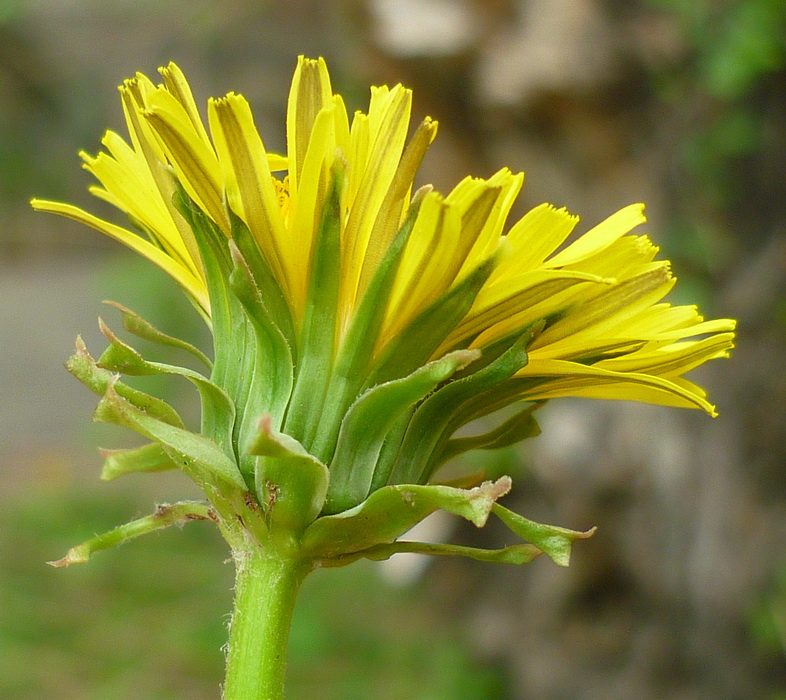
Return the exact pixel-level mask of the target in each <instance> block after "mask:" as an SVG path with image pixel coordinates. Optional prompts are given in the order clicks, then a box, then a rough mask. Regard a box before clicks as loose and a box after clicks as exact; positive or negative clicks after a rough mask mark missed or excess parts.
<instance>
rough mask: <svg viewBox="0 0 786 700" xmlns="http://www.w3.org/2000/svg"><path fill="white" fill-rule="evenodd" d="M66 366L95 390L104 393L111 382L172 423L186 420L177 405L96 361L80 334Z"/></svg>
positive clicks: (155, 415)
mask: <svg viewBox="0 0 786 700" xmlns="http://www.w3.org/2000/svg"><path fill="white" fill-rule="evenodd" d="M65 366H66V369H67V370H68V371H69V372H70V373H71V374H73V375H74V376H75V377H76V378H77V379H78V380H79V381H80V382H82V384H84V385H85V386H86V387H87V388H88V389H90V390H91V391H92V392H94V393H96V394H98V395H99V396H103V395H104V394H106V391H107V389H108V387H109V386H110V384H114V391H115V392H117V394H119V395H120V396H122V397H123V399H125V400H126V401H128V402H129V403H130V404H132V405H133V406H135V407H136V408H137V409H139V410H140V411H144V412H145V413H146V414H148V415H149V416H151V417H153V418H157V419H159V420H161V421H163V422H164V423H168V424H169V425H172V426H175V427H178V428H183V427H185V423H183V420H182V419H181V418H180V416H179V415H178V414H177V411H175V409H174V408H172V407H171V406H170V405H169V404H168V403H166V402H164V401H162V400H161V399H157V398H156V397H155V396H150V395H149V394H145V393H144V392H143V391H139V390H138V389H133V388H132V387H130V386H128V385H127V384H124V383H123V382H121V381H119V380H118V379H117V375H116V374H114V373H113V372H110V371H109V370H107V369H103V368H101V367H98V365H96V362H95V360H94V359H93V358H92V357H91V356H90V353H89V352H88V351H87V348H86V347H85V343H84V341H83V340H82V338H81V336H77V339H76V352H75V353H74V354H73V355H72V356H71V357H70V358H69V359H68V361H67V362H66V365H65Z"/></svg>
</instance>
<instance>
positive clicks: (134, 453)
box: [101, 442, 177, 481]
mask: <svg viewBox="0 0 786 700" xmlns="http://www.w3.org/2000/svg"><path fill="white" fill-rule="evenodd" d="M101 456H102V457H103V458H104V466H103V467H102V469H101V479H102V480H103V481H112V479H117V477H119V476H123V475H124V474H131V473H132V472H163V471H168V470H171V469H177V464H175V463H174V462H173V461H172V460H171V459H170V458H169V455H167V453H166V452H164V448H163V447H161V445H159V444H158V443H156V442H153V443H150V444H149V445H143V446H142V447H135V448H133V449H130V450H101Z"/></svg>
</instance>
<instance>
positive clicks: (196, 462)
mask: <svg viewBox="0 0 786 700" xmlns="http://www.w3.org/2000/svg"><path fill="white" fill-rule="evenodd" d="M161 74H162V76H163V83H162V84H161V85H155V84H154V83H153V82H152V81H151V80H150V79H148V78H147V77H146V76H144V75H142V74H137V75H136V77H134V78H132V79H130V80H127V81H126V82H125V83H124V84H123V85H122V86H121V87H120V94H121V97H122V103H123V109H124V112H125V117H126V123H127V127H128V132H129V139H128V140H125V139H123V138H122V137H121V136H119V135H118V134H116V133H114V132H112V131H109V132H107V134H106V136H105V137H104V140H103V144H104V147H105V149H106V150H105V152H101V153H99V154H98V155H97V156H95V157H93V156H90V155H87V154H86V153H82V158H83V160H84V165H85V168H86V169H87V170H89V171H90V172H91V173H92V174H93V175H94V176H95V177H96V179H97V180H98V182H99V185H96V186H94V187H93V188H91V191H92V192H93V194H95V195H96V196H98V197H99V198H101V199H104V200H106V201H107V202H109V203H111V204H112V205H114V206H115V207H117V208H118V209H119V210H120V211H122V212H123V213H125V215H126V216H127V218H128V220H129V222H130V227H124V226H120V225H117V224H115V223H112V222H110V221H106V220H104V219H101V218H99V217H97V216H94V215H93V214H90V213H88V212H86V211H84V210H82V209H80V208H78V207H75V206H72V205H69V204H62V203H58V202H50V201H44V200H38V199H36V200H33V202H32V204H33V206H34V207H35V208H36V209H38V210H41V211H48V212H52V213H55V214H61V215H63V216H67V217H70V218H72V219H75V220H76V221H79V222H82V223H84V224H87V225H88V226H92V227H93V228H96V229H98V230H99V231H100V232H102V233H104V234H106V235H108V236H110V237H112V238H114V239H116V240H118V241H120V242H121V243H123V244H125V245H127V246H128V247H130V248H131V249H133V250H135V251H136V252H138V253H140V254H141V255H143V256H145V257H146V258H148V259H149V260H150V261H151V262H153V263H155V264H156V265H158V266H159V267H160V268H161V269H163V270H164V271H165V272H166V273H168V274H169V275H170V276H171V277H172V278H173V279H174V280H175V281H176V282H177V283H178V284H179V285H180V286H181V287H182V289H183V291H184V292H185V293H186V294H187V295H188V297H189V298H190V300H191V301H192V302H193V304H194V306H195V307H196V308H197V310H198V311H199V312H200V313H201V315H202V317H203V318H204V319H205V321H206V323H207V324H208V326H209V328H210V329H211V332H212V335H213V358H212V360H211V359H209V358H208V357H207V356H206V355H205V354H204V353H202V352H201V351H200V350H198V349H197V348H195V347H193V346H191V345H189V344H187V343H185V342H184V341H182V340H179V339H177V338H172V337H170V336H168V335H166V334H164V333H163V332H161V331H159V330H158V329H156V328H154V327H153V326H151V325H150V324H149V323H147V322H146V321H144V320H143V319H142V318H140V317H139V316H137V315H136V314H134V313H133V312H132V311H130V310H128V309H125V308H123V307H119V306H118V308H119V309H120V311H121V312H122V314H123V319H124V325H125V328H126V330H127V331H128V332H130V333H132V334H134V335H136V336H140V337H142V338H145V339H147V340H150V341H154V342H156V343H160V344H163V345H169V346H176V347H179V348H180V349H182V350H186V351H188V352H190V353H192V355H194V356H195V357H196V358H197V359H198V360H199V362H201V363H202V364H203V365H204V366H205V368H206V370H205V371H204V372H197V371H195V370H193V369H189V368H185V367H179V366H175V365H170V364H164V363H161V362H154V361H149V360H146V359H144V358H143V357H142V356H141V355H140V354H139V353H138V352H137V351H136V350H134V349H133V348H132V347H131V346H129V345H128V344H126V343H125V342H124V341H122V340H121V339H120V338H119V337H118V336H117V335H115V334H114V333H113V332H112V331H111V330H110V329H109V328H108V327H107V326H106V325H105V324H104V323H103V322H101V329H102V331H103V332H104V335H105V336H106V338H107V340H108V341H109V346H108V347H107V349H106V350H105V351H104V352H103V354H102V355H101V356H100V357H99V358H98V360H94V359H93V358H92V357H91V356H90V354H89V353H88V351H87V349H86V348H85V346H84V343H83V342H82V341H81V339H78V340H77V347H76V352H75V354H74V355H73V357H72V358H71V359H70V361H69V362H68V368H69V370H70V371H71V372H72V373H73V374H74V375H75V376H76V377H77V378H79V379H80V380H81V381H82V382H84V383H85V384H86V385H87V386H88V387H89V388H90V389H92V390H93V391H95V392H96V393H97V394H99V396H100V397H101V399H100V402H99V404H98V408H97V410H96V413H95V418H96V420H100V421H106V422H109V423H115V424H118V425H122V426H125V427H128V428H130V429H132V430H134V431H136V432H138V433H139V434H141V435H142V436H144V437H145V438H146V440H147V443H146V444H143V445H142V446H140V447H138V448H134V449H130V450H115V451H106V452H105V453H104V456H105V464H104V471H103V477H104V478H106V479H111V478H114V477H116V476H119V475H121V474H125V473H127V472H132V471H136V472H144V471H159V470H163V469H174V468H179V469H181V470H182V471H183V472H185V473H186V474H187V475H188V476H189V477H191V478H192V479H193V480H194V481H195V482H196V483H197V484H199V485H200V486H201V487H202V489H203V490H204V492H205V495H206V497H207V503H190V502H183V503H177V504H174V505H170V506H159V507H158V508H157V510H156V511H155V512H154V513H153V514H152V515H150V516H148V517H145V518H141V519H139V520H136V521H133V522H131V523H128V524H126V525H122V526H120V527H118V528H116V529H115V530H112V531H110V532H108V533H106V534H104V535H100V536H98V537H95V538H93V539H91V540H88V541H87V542H85V543H83V544H81V545H79V546H77V547H74V548H72V549H71V550H70V551H69V553H68V554H67V555H66V556H65V557H64V558H63V559H62V560H60V561H59V562H55V564H57V565H65V564H70V563H74V562H80V561H85V560H86V559H87V558H88V557H89V556H90V554H91V553H92V552H93V551H96V550H99V549H104V548H106V547H109V546H112V545H114V544H117V543H119V542H123V541H125V540H128V539H130V538H132V537H136V536H137V535H140V534H143V533H145V532H150V531H152V530H156V529H158V528H161V527H165V526H167V525H170V524H172V523H176V522H183V521H186V520H194V519H198V520H210V521H213V522H215V523H216V524H217V525H218V526H219V528H220V529H221V532H222V534H223V535H224V537H225V538H226V540H227V541H228V543H229V544H230V546H231V548H232V551H233V556H234V559H235V562H236V565H237V586H236V600H235V614H234V616H233V623H232V626H231V637H230V644H229V655H228V661H227V681H226V685H225V688H224V692H225V697H226V698H227V700H235V699H240V698H252V697H254V698H256V697H266V698H268V697H269V698H273V697H276V698H279V697H281V694H282V692H283V690H282V689H283V682H284V681H283V678H284V676H283V674H284V659H285V654H284V653H283V651H282V649H283V647H284V646H285V644H286V638H287V630H288V626H289V619H290V615H291V613H292V608H293V606H294V600H295V595H296V592H297V589H298V586H299V584H300V582H301V581H302V579H303V578H304V577H305V575H306V574H307V573H308V572H309V571H311V570H313V569H314V568H317V567H319V566H342V565H344V564H348V563H351V562H352V561H354V560H356V559H359V558H363V557H365V558H370V559H382V558H386V557H389V556H391V555H392V554H394V553H396V552H420V553H426V554H441V555H462V556H468V557H473V558H476V559H480V560H483V561H497V562H507V563H515V564H522V563H526V562H529V561H530V560H532V559H533V558H534V557H536V556H538V555H539V554H541V553H545V554H546V555H548V556H549V557H550V558H551V559H553V560H554V561H555V562H556V563H558V564H561V565H566V564H567V563H568V559H569V555H570V548H571V544H572V542H573V541H575V540H576V539H577V538H582V537H587V536H589V534H591V531H587V532H577V531H573V530H567V529H564V528H559V527H554V526H548V525H541V524H538V523H534V522H532V521H530V520H527V519H526V518H523V517H521V516H519V515H517V514H515V513H513V512H511V511H510V510H507V509H506V508H504V507H502V506H501V505H499V504H498V503H497V500H498V499H499V498H500V497H502V496H504V495H505V493H507V491H508V490H509V488H510V485H511V482H510V479H509V478H508V477H502V478H500V479H498V480H497V481H494V482H482V476H473V475H468V476H466V477H462V478H459V479H458V480H455V481H453V482H450V483H435V481H434V478H435V475H436V474H437V471H438V470H439V468H440V467H441V466H442V465H443V464H444V463H445V462H446V461H447V460H449V459H450V458H452V457H455V456H456V455H459V454H461V453H463V452H467V451H468V450H472V449H479V448H480V449H489V448H498V447H503V446H507V445H511V444H513V443H515V442H517V441H519V440H522V439H524V438H526V437H530V436H533V435H536V434H538V432H539V428H538V425H537V423H536V422H535V419H534V416H533V414H534V412H535V410H536V409H537V408H538V407H539V406H540V405H541V404H542V402H544V401H545V400H548V399H551V398H556V397H560V396H578V397H587V398H602V399H623V400H635V401H645V402H649V403H656V404H665V405H671V406H682V407H688V408H699V409H702V410H704V411H705V412H707V413H708V414H710V415H715V409H714V407H713V406H712V405H711V404H710V403H709V402H708V401H707V398H706V395H705V392H704V391H703V390H702V389H701V388H700V387H698V386H696V385H695V384H693V383H691V382H690V381H689V380H687V379H685V378H684V375H685V374H686V373H687V372H688V371H689V370H691V369H693V368H694V367H696V366H698V365H700V364H702V363H704V362H706V361H707V360H711V359H714V358H717V357H725V356H727V355H728V353H729V350H730V349H731V347H732V343H733V338H734V333H733V331H734V322H733V321H731V320H728V319H721V320H715V321H705V320H704V319H703V318H702V317H701V316H700V315H699V314H698V311H697V310H696V308H695V307H693V306H672V305H671V304H670V303H668V302H666V301H664V299H665V298H666V296H667V295H668V293H669V291H670V290H671V288H672V286H673V285H674V281H675V280H674V278H673V277H672V275H671V271H670V268H669V263H668V262H667V261H664V260H658V259H656V254H657V252H658V249H657V248H656V247H655V246H654V245H653V244H652V243H651V241H650V240H649V239H648V238H647V237H646V236H644V235H636V234H633V233H632V231H633V229H634V228H636V227H637V226H639V225H640V224H642V223H643V222H644V215H643V206H642V205H640V204H634V205H631V206H629V207H626V208H624V209H622V210H621V211H619V212H617V213H615V214H613V215H612V216H610V217H609V218H608V219H606V220H605V221H603V222H601V223H600V224H598V225H597V226H595V227H594V228H592V229H590V230H589V231H587V232H585V233H583V234H582V235H579V236H575V237H573V238H571V234H572V233H573V229H574V228H575V226H576V224H577V223H578V219H577V217H575V216H572V215H571V214H569V213H568V212H567V211H565V209H557V208H555V207H553V206H550V205H548V204H543V205H541V206H539V207H536V208H535V209H533V210H532V211H530V212H529V213H528V214H526V215H525V216H524V217H523V218H522V219H520V220H519V221H517V222H516V223H515V224H513V226H511V227H509V228H507V227H506V221H507V217H508V214H509V212H510V210H511V207H512V205H513V202H514V200H515V199H516V196H517V195H518V193H519V190H520V189H521V186H522V182H523V179H524V178H523V175H522V174H513V173H511V172H510V171H509V170H507V169H502V170H500V171H499V172H497V173H496V174H494V175H493V176H492V177H490V178H489V179H487V180H484V179H478V178H466V179H465V180H463V181H462V182H460V183H459V184H458V185H457V186H456V188H455V189H454V190H453V191H452V192H451V193H450V194H448V195H447V196H443V195H441V194H439V193H438V192H435V191H433V190H432V189H431V188H430V187H421V188H420V189H418V190H417V191H414V192H413V187H414V185H413V182H414V178H415V176H416V173H417V170H418V167H419V166H420V163H421V161H422V159H423V157H424V156H425V154H426V151H427V150H428V147H429V145H430V144H431V142H432V140H433V139H434V137H435V135H436V133H437V124H436V122H434V121H432V120H431V119H428V118H427V119H425V120H424V121H423V122H422V123H421V124H420V125H419V126H418V127H417V128H416V129H415V130H414V131H413V133H412V134H411V135H409V131H410V125H409V121H410V110H411V102H412V94H411V92H410V91H409V90H407V89H405V88H403V87H402V86H401V85H397V86H395V87H394V88H392V89H391V88H387V87H378V88H372V91H371V101H370V104H369V108H368V113H367V114H365V113H362V112H357V113H355V115H354V116H353V117H352V119H351V121H350V118H349V115H348V113H347V109H346V107H345V105H344V102H343V100H342V98H341V97H340V96H339V95H335V94H333V90H332V88H331V85H330V78H329V76H328V72H327V68H326V66H325V62H324V61H323V60H321V59H319V60H307V59H304V58H302V57H301V58H300V59H299V61H298V65H297V69H296V71H295V76H294V79H293V82H292V88H291V91H290V95H289V103H288V109H287V130H286V137H287V155H286V156H280V155H275V154H271V153H268V152H267V150H266V148H265V145H264V143H263V141H262V138H261V136H260V135H259V133H258V131H257V129H256V126H255V125H254V120H253V117H252V114H251V109H250V107H249V104H248V102H247V101H246V100H245V99H244V98H243V97H242V96H240V95H236V94H234V93H230V94H228V95H227V96H226V97H223V98H220V99H211V100H210V101H209V102H208V109H207V117H208V119H207V126H206V125H205V124H204V123H203V121H202V118H201V117H200V114H199V110H198V108H197V106H196V103H195V101H194V98H193V96H192V93H191V90H190V88H189V86H188V83H187V82H186V80H185V78H184V77H183V75H182V73H181V72H180V70H179V69H178V68H177V66H175V65H174V64H170V65H169V66H168V67H167V68H163V69H161ZM116 306H117V305H116ZM121 374H122V375H130V376H134V375H149V374H171V375H177V376H181V377H185V378H186V379H187V380H189V381H190V382H192V383H193V384H194V386H195V387H196V389H197V390H198V392H199V396H200V400H201V406H202V417H201V426H200V429H199V430H198V431H192V430H189V429H188V428H187V427H186V425H185V423H184V421H183V420H182V418H181V417H180V416H179V415H178V413H177V412H176V411H175V410H174V409H173V408H172V407H171V406H169V405H168V404H166V403H165V402H163V401H161V400H160V399H157V398H155V397H153V396H150V395H148V394H145V393H143V392H142V391H139V390H138V389H135V388H134V387H133V386H131V385H130V384H127V383H125V382H124V381H122V380H121V379H120V375H121ZM506 407H512V408H509V410H508V412H507V413H506V414H505V417H504V418H503V419H500V420H499V421H497V424H496V426H495V427H487V428H486V429H485V430H486V432H481V433H478V432H477V431H475V433H469V434H468V433H466V431H465V432H463V433H459V432H458V431H459V430H460V429H461V428H462V427H463V426H465V425H467V424H468V423H471V422H473V421H475V420H476V419H478V418H482V417H484V416H489V415H490V414H494V413H496V412H497V411H499V410H500V409H503V408H506ZM492 425H493V423H492ZM438 509H442V510H445V511H448V512H450V513H453V514H455V515H459V516H461V517H464V518H466V519H468V520H470V521H471V522H473V523H474V524H475V525H477V526H479V527H481V526H483V525H484V524H485V522H486V520H487V519H488V517H489V516H490V515H491V514H492V513H493V514H494V515H495V516H496V517H498V518H499V519H500V520H501V521H502V522H503V523H504V524H505V525H506V526H507V527H508V528H509V529H510V530H511V531H512V532H513V533H515V534H516V535H517V536H519V537H520V538H521V539H522V540H524V541H525V543H523V544H515V545H512V546H509V547H505V548H503V549H499V550H483V549H478V548H473V547H464V546H459V545H452V544H433V543H422V542H408V541H403V540H401V539H400V537H401V536H402V535H403V534H404V533H406V532H407V531H408V530H409V529H410V528H411V527H412V526H413V525H415V524H416V523H417V522H419V521H420V520H422V519H423V518H425V517H426V516H427V515H429V514H430V513H432V512H434V511H435V510H438Z"/></svg>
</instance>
